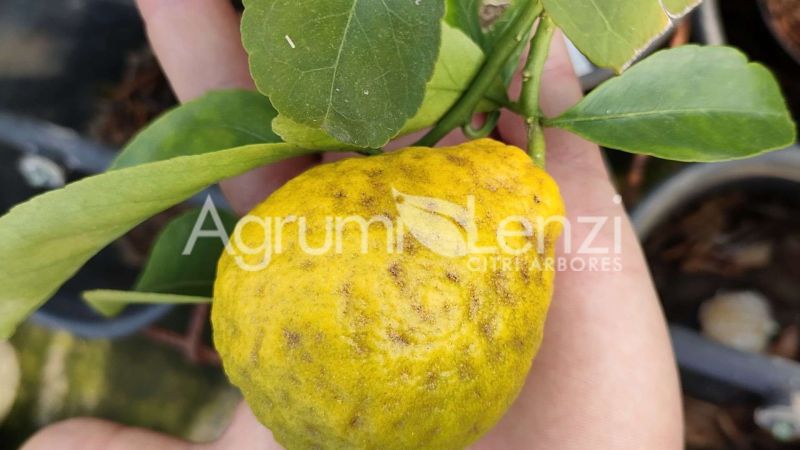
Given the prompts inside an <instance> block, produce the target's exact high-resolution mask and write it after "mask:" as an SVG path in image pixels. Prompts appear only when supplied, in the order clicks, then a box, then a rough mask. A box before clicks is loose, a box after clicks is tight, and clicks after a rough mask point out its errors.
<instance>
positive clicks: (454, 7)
mask: <svg viewBox="0 0 800 450" xmlns="http://www.w3.org/2000/svg"><path fill="white" fill-rule="evenodd" d="M446 6H447V10H446V11H447V12H446V14H445V16H444V20H445V22H447V23H448V24H449V25H451V26H453V27H456V28H458V29H459V30H461V31H463V32H464V34H466V35H467V36H469V38H470V39H472V40H473V42H475V43H476V44H478V45H479V46H481V47H483V44H484V39H485V37H484V34H483V29H482V28H481V17H480V9H481V7H482V6H483V1H482V0H447V2H446Z"/></svg>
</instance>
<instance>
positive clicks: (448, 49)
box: [272, 24, 505, 149]
mask: <svg viewBox="0 0 800 450" xmlns="http://www.w3.org/2000/svg"><path fill="white" fill-rule="evenodd" d="M483 59H484V56H483V52H482V51H481V49H480V48H479V47H478V45H477V44H475V43H474V42H472V41H471V40H470V39H469V38H468V37H467V36H466V35H465V34H464V33H462V32H461V31H460V30H458V29H456V28H453V27H451V26H449V25H447V24H443V25H442V49H441V51H440V52H439V58H438V60H437V62H436V69H435V70H434V72H433V77H432V78H431V81H429V82H428V85H427V88H426V91H425V101H424V102H423V103H422V107H421V108H420V110H419V111H418V112H417V114H415V115H414V117H412V118H411V119H409V120H408V121H407V122H406V123H405V125H403V128H402V129H401V130H400V132H399V133H398V134H399V135H403V134H408V133H413V132H415V131H419V130H422V129H424V128H427V127H430V126H432V125H434V124H435V123H436V122H437V121H438V120H439V119H440V118H441V117H442V116H443V115H444V114H445V113H446V112H447V111H448V110H449V109H450V107H451V106H453V104H454V103H455V102H456V101H457V100H458V99H459V97H461V95H462V94H463V93H464V91H465V90H466V88H467V87H468V86H469V83H470V81H471V80H472V78H473V77H474V76H475V73H476V72H477V71H478V69H480V66H481V64H482V63H483ZM504 96H505V90H504V88H503V85H502V84H501V83H500V82H499V81H498V84H497V86H496V87H495V88H494V89H492V90H491V91H490V92H489V93H488V94H487V99H486V101H484V102H483V104H482V105H481V106H480V107H479V109H480V110H490V109H494V108H497V102H500V101H502V99H503V98H504ZM490 99H492V100H490ZM272 128H273V129H274V130H275V132H276V133H277V134H279V135H280V136H281V137H282V138H283V140H284V141H286V142H289V143H292V144H295V145H298V146H301V147H305V148H317V149H346V148H350V149H353V148H355V147H352V146H347V145H346V144H344V143H342V142H339V141H337V140H336V139H334V138H332V137H330V136H329V135H328V134H326V133H325V132H324V131H323V130H321V129H319V128H314V127H310V126H307V125H303V124H300V123H297V122H295V121H293V120H291V119H289V118H288V117H286V116H284V115H283V114H279V115H278V117H277V118H276V119H275V120H274V121H273V122H272Z"/></svg>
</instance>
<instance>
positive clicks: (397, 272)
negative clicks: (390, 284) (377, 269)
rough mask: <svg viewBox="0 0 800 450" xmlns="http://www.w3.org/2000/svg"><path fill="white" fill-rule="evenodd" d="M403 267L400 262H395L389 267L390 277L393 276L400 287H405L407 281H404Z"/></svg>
mask: <svg viewBox="0 0 800 450" xmlns="http://www.w3.org/2000/svg"><path fill="white" fill-rule="evenodd" d="M403 272H404V271H403V267H402V266H401V265H400V263H398V262H393V263H392V264H390V265H389V275H391V277H392V280H394V283H395V284H396V285H397V286H399V287H404V286H405V284H406V283H405V280H404V279H403V275H404V273H403Z"/></svg>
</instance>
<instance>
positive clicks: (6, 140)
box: [0, 113, 172, 338]
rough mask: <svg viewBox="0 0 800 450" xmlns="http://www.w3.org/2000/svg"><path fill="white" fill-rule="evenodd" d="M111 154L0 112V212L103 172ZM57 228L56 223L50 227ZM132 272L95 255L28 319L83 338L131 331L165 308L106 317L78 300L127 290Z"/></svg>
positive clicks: (114, 254)
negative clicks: (92, 292) (86, 294)
mask: <svg viewBox="0 0 800 450" xmlns="http://www.w3.org/2000/svg"><path fill="white" fill-rule="evenodd" d="M112 158H113V153H112V152H111V151H110V150H108V149H105V148H103V147H100V146H97V145H96V144H93V143H91V142H88V141H85V140H83V139H81V138H80V137H79V136H78V135H77V134H76V133H74V132H72V131H70V130H68V129H65V128H62V127H59V126H56V125H52V124H49V123H46V122H40V121H36V120H32V119H25V118H20V117H18V116H14V115H10V114H7V113H0V214H5V212H7V211H8V209H10V208H11V207H12V206H14V205H16V204H18V203H20V202H23V201H25V200H27V199H29V198H30V197H32V196H34V195H37V194H40V193H43V192H45V191H46V190H47V189H50V188H57V187H59V186H60V185H62V184H63V183H65V182H70V181H74V180H76V179H79V178H82V177H84V176H86V175H89V174H93V173H96V172H99V171H101V170H103V169H104V168H105V167H106V166H107V165H108V164H109V162H110V161H111V159H112ZM55 225H57V224H55ZM137 273H138V270H137V268H135V267H131V265H129V264H126V263H125V262H124V260H123V258H122V257H121V254H120V252H119V251H118V250H117V249H116V248H115V247H113V246H111V247H109V248H106V249H105V250H103V251H101V252H100V253H99V254H98V255H97V256H95V257H94V258H92V259H91V261H90V262H89V263H88V264H87V265H86V266H84V267H83V268H82V269H81V270H80V272H78V274H77V275H76V276H75V277H74V278H73V279H71V280H70V281H68V282H67V283H66V284H65V285H64V286H63V287H62V288H61V289H60V290H59V291H58V293H56V295H55V296H54V297H53V298H52V299H51V300H50V301H49V302H47V303H46V304H45V305H44V306H43V307H42V308H41V309H40V310H38V311H37V312H36V313H35V314H34V315H33V320H34V321H35V322H38V323H40V324H43V325H46V326H49V327H54V328H60V329H65V330H68V331H70V332H72V333H74V334H76V335H79V336H82V337H88V338H113V337H118V336H123V335H126V334H130V333H133V332H135V331H137V330H139V329H140V328H142V327H144V326H146V325H148V324H150V323H152V322H154V321H156V320H158V319H159V318H161V317H163V316H164V315H165V314H166V313H167V312H169V311H170V309H171V308H172V307H171V306H170V305H152V306H131V307H128V308H126V309H125V311H124V312H123V313H122V314H120V315H119V316H117V317H115V318H113V319H106V318H104V317H102V316H100V315H99V314H97V313H95V312H94V311H92V310H91V309H90V308H89V307H88V306H87V305H86V304H85V303H84V302H83V301H82V300H81V298H80V294H81V292H82V291H84V290H87V289H121V290H127V289H130V288H131V286H133V284H134V282H135V279H136V276H137Z"/></svg>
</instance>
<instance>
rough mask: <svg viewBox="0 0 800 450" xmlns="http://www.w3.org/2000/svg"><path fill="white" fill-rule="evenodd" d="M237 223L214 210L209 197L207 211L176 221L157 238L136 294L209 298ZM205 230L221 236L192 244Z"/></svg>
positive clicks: (198, 210) (206, 238)
mask: <svg viewBox="0 0 800 450" xmlns="http://www.w3.org/2000/svg"><path fill="white" fill-rule="evenodd" d="M212 208H213V209H212ZM236 222H237V219H236V216H234V215H233V214H231V213H229V212H227V211H225V210H217V209H216V208H214V205H213V203H210V197H209V200H208V201H206V207H204V208H202V209H200V208H197V209H193V210H191V211H187V212H185V213H183V214H182V215H180V216H178V217H176V218H175V219H173V220H172V221H171V222H170V223H169V224H168V225H167V226H166V227H164V229H163V230H162V231H161V233H160V234H159V235H158V238H157V239H156V243H155V245H153V249H152V250H151V251H150V256H149V258H148V260H147V264H146V265H145V267H144V270H142V273H141V275H140V276H139V280H138V281H137V282H136V288H135V290H137V291H139V292H162V293H168V294H179V295H195V296H205V297H210V296H211V293H212V292H211V291H212V288H213V286H214V278H215V276H216V273H217V270H216V269H217V260H218V259H219V255H221V254H222V251H223V250H224V249H225V242H224V241H223V239H222V238H223V237H224V238H227V236H230V233H231V232H233V228H234V227H235V226H236ZM204 226H205V228H203V227H204ZM202 230H206V231H207V232H213V233H216V232H219V233H220V235H219V236H216V237H209V236H205V237H203V236H200V237H199V238H195V240H194V241H193V242H191V241H192V236H193V234H196V233H197V232H198V231H202ZM223 234H224V235H223ZM189 244H191V248H188V247H187V246H188V245H189Z"/></svg>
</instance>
